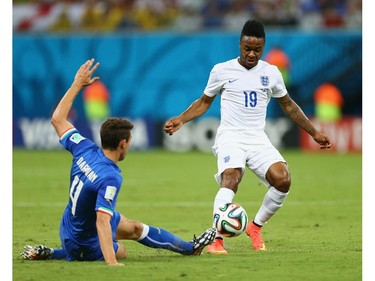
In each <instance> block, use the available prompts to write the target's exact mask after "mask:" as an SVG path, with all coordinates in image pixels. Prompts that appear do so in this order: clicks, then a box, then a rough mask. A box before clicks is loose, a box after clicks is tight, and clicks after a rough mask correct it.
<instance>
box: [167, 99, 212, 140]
mask: <svg viewBox="0 0 375 281" xmlns="http://www.w3.org/2000/svg"><path fill="white" fill-rule="evenodd" d="M214 99H215V96H214V97H209V96H207V95H205V94H203V95H202V96H201V97H200V98H199V99H197V100H195V101H194V102H193V103H192V104H191V105H190V106H189V107H188V109H186V110H185V111H184V112H183V113H181V115H180V116H178V117H174V118H172V119H169V120H168V121H167V122H166V123H165V125H164V132H165V133H166V134H169V135H173V134H174V133H175V132H176V131H178V130H179V129H180V128H181V127H182V125H183V124H185V123H187V122H189V121H191V120H193V119H196V118H198V117H199V116H201V115H203V114H204V113H205V112H206V111H207V110H208V109H209V108H210V106H211V104H212V102H213V101H214Z"/></svg>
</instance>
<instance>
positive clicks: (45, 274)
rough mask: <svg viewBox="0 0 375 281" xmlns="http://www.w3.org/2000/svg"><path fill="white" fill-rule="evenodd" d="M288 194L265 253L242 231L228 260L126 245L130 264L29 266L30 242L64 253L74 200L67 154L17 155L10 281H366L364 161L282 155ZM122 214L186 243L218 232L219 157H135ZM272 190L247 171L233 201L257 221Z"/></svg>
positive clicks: (267, 229)
mask: <svg viewBox="0 0 375 281" xmlns="http://www.w3.org/2000/svg"><path fill="white" fill-rule="evenodd" d="M282 153H283V155H284V157H285V158H286V160H287V161H288V163H289V168H290V171H291V174H292V187H291V192H290V194H289V196H288V198H287V200H286V202H285V203H284V206H283V207H282V208H281V209H280V211H279V212H278V213H277V214H276V215H275V216H274V217H273V218H272V219H271V220H270V221H269V223H268V224H267V225H265V226H264V227H263V238H264V240H265V242H266V245H267V247H268V251H267V252H255V251H253V250H252V248H251V244H250V240H249V239H248V238H247V236H246V235H245V234H242V235H240V236H238V237H235V238H229V239H226V240H225V243H226V247H227V249H228V251H229V253H230V254H229V255H223V256H218V255H209V254H206V253H204V254H203V255H201V256H198V257H191V256H181V255H179V254H175V253H172V252H169V251H165V250H156V249H150V248H146V247H144V246H143V245H141V244H139V243H137V242H134V241H125V242H124V243H125V245H126V247H127V253H128V257H127V259H124V260H120V262H123V263H124V264H125V267H108V266H106V265H105V263H104V262H66V261H57V260H48V261H24V260H22V259H21V257H20V252H21V251H22V249H23V246H24V245H25V244H31V245H34V244H46V245H48V246H50V247H59V246H60V240H59V223H60V217H61V214H62V212H63V209H64V207H65V204H66V202H67V200H68V196H69V194H68V189H69V186H68V185H69V180H68V177H69V170H70V163H71V157H70V154H69V153H68V152H66V151H63V150H61V151H25V150H17V149H15V150H14V151H13V237H12V242H13V245H12V247H13V248H12V249H13V252H12V255H13V261H12V274H13V280H16V281H23V280H25V281H26V280H28V281H31V280H35V281H43V280H74V281H76V280H90V281H92V280H113V281H115V280H236V281H237V280H251V281H256V280H261V281H263V280H275V281H284V280H285V281H286V280H288V281H294V280H298V281H299V280H303V281H310V280H311V281H325V280H327V281H328V280H329V281H332V280H340V281H345V280H347V281H355V280H362V155H361V154H335V153H330V152H327V153H326V152H319V153H303V152H300V151H282ZM119 165H120V167H121V169H122V173H123V176H124V181H123V186H122V190H121V193H120V195H119V198H118V205H117V209H118V210H119V211H120V212H122V213H123V214H124V215H125V216H127V217H129V218H134V219H137V220H140V221H142V222H144V223H147V224H150V225H153V226H157V227H163V228H165V229H167V230H169V231H171V232H172V233H174V234H176V235H178V236H180V237H181V238H183V239H185V240H190V239H192V237H193V234H197V235H198V234H200V233H201V232H202V231H204V230H205V229H206V228H208V227H210V226H211V214H212V203H213V199H214V197H215V195H216V192H217V189H218V187H219V186H218V185H217V184H216V182H215V181H214V178H213V175H214V173H215V172H216V159H215V157H214V156H213V155H212V154H209V153H200V152H189V153H174V152H168V151H163V150H155V151H146V152H140V151H131V152H130V153H129V154H128V157H127V158H126V159H125V161H123V162H120V164H119ZM265 192H266V188H265V187H264V186H263V185H260V184H259V183H258V180H257V179H256V177H255V176H254V175H253V174H252V173H251V172H250V171H249V170H246V173H245V176H244V178H243V181H242V183H241V185H240V187H239V191H238V193H237V195H236V197H235V199H234V201H235V202H237V203H240V204H241V205H242V206H244V207H245V209H246V210H247V213H248V215H249V219H252V218H253V216H254V215H255V213H256V211H257V210H258V208H259V206H260V204H261V201H262V199H263V196H264V194H265Z"/></svg>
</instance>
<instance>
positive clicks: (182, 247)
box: [138, 224, 194, 255]
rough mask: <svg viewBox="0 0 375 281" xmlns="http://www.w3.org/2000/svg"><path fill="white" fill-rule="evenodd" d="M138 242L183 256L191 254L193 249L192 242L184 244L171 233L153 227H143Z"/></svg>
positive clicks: (184, 242)
mask: <svg viewBox="0 0 375 281" xmlns="http://www.w3.org/2000/svg"><path fill="white" fill-rule="evenodd" d="M138 242H139V243H141V244H143V245H145V246H147V247H151V248H162V249H166V250H170V251H172V252H176V253H180V254H183V255H188V254H191V253H192V252H193V251H194V249H193V243H192V242H186V241H184V240H181V239H180V238H179V237H177V236H175V235H173V234H172V233H170V232H168V231H166V230H164V229H162V228H156V227H153V226H148V225H145V224H144V225H143V233H142V235H141V237H139V239H138Z"/></svg>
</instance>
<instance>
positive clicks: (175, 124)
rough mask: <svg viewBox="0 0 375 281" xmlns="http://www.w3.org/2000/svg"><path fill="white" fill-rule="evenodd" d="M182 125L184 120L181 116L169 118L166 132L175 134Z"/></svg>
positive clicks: (165, 128) (165, 127)
mask: <svg viewBox="0 0 375 281" xmlns="http://www.w3.org/2000/svg"><path fill="white" fill-rule="evenodd" d="M181 127H182V120H181V118H179V117H176V118H172V119H170V120H168V121H167V122H166V123H165V125H164V132H165V133H167V134H169V135H170V136H171V135H173V134H174V133H175V132H176V131H177V130H179V129H180V128H181Z"/></svg>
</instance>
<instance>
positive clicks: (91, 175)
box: [76, 157, 98, 182]
mask: <svg viewBox="0 0 375 281" xmlns="http://www.w3.org/2000/svg"><path fill="white" fill-rule="evenodd" d="M76 164H77V166H78V167H79V168H80V170H81V171H82V173H84V174H85V175H86V177H87V178H88V179H89V181H91V182H94V180H95V179H96V178H97V177H98V176H97V175H96V173H95V172H94V171H93V170H92V169H91V167H90V166H89V164H87V163H86V161H85V159H84V158H83V157H81V158H79V159H78V161H77V162H76Z"/></svg>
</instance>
